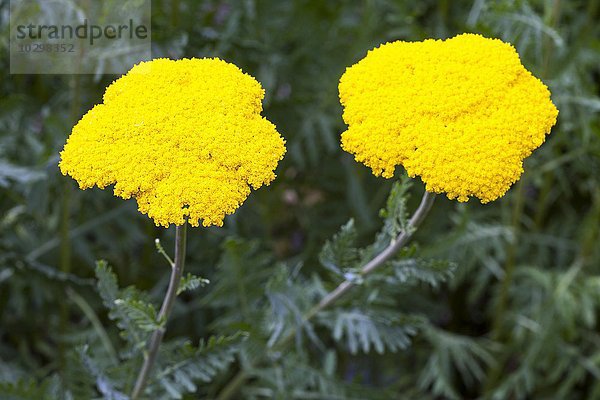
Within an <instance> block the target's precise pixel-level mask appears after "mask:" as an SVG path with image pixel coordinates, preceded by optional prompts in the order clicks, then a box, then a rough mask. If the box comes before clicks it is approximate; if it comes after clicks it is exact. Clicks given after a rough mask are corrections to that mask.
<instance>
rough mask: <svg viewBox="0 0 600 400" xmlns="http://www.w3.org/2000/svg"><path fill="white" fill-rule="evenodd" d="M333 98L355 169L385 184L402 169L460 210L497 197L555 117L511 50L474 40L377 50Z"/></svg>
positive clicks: (350, 72)
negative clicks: (368, 171)
mask: <svg viewBox="0 0 600 400" xmlns="http://www.w3.org/2000/svg"><path fill="white" fill-rule="evenodd" d="M339 92H340V100H341V102H342V105H343V106H344V114H343V117H344V121H345V122H346V123H347V124H348V130H347V131H345V132H344V133H343V134H342V147H343V148H344V149H345V150H346V151H348V152H350V153H352V154H354V155H355V158H356V160H357V161H359V162H362V163H364V164H365V165H367V166H368V167H370V168H371V169H372V170H373V173H374V174H375V175H378V176H384V177H386V178H390V177H392V176H393V174H394V171H395V169H396V167H397V166H403V167H404V168H405V169H406V171H407V172H408V174H409V175H410V176H413V177H414V176H420V177H421V179H422V180H423V182H425V184H426V189H427V190H428V191H431V192H435V193H443V192H445V193H447V195H448V197H449V198H451V199H455V198H456V199H458V200H459V201H467V200H468V199H469V197H471V196H475V197H478V198H479V199H481V201H482V202H483V203H485V202H489V201H492V200H495V199H497V198H498V197H501V196H502V195H504V193H505V192H506V191H507V190H508V189H509V187H510V186H511V185H512V184H513V183H514V182H516V181H517V180H518V179H519V177H520V176H521V173H522V172H523V159H524V158H525V157H527V156H529V155H530V154H531V152H532V151H533V150H534V149H535V148H537V147H538V146H540V145H541V144H542V143H543V142H544V139H545V136H546V134H547V133H549V132H550V128H551V127H552V126H553V125H554V124H555V123H556V118H557V115H558V110H557V109H556V107H555V106H554V104H552V102H551V101H550V92H549V91H548V89H547V87H546V86H545V85H544V84H543V83H542V82H541V81H540V80H539V79H537V78H535V77H534V76H533V75H532V74H531V73H530V72H529V71H527V70H526V69H525V68H524V67H523V65H522V64H521V61H520V59H519V56H518V54H517V52H516V51H515V49H514V48H513V47H512V46H511V45H510V44H507V43H504V42H502V41H500V40H498V39H487V38H484V37H483V36H480V35H475V34H462V35H459V36H456V37H454V38H452V39H448V40H425V41H423V42H403V41H397V42H392V43H386V44H384V45H381V46H380V47H378V48H376V49H374V50H372V51H370V52H369V53H368V55H367V56H366V57H365V58H364V59H362V60H361V61H359V62H358V63H357V64H355V65H353V66H352V67H350V68H348V69H347V70H346V72H345V73H344V75H343V76H342V78H341V80H340V83H339Z"/></svg>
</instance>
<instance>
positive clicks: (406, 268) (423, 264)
mask: <svg viewBox="0 0 600 400" xmlns="http://www.w3.org/2000/svg"><path fill="white" fill-rule="evenodd" d="M390 265H391V267H392V269H393V276H392V277H391V278H390V279H388V280H387V281H388V282H390V283H399V284H415V283H418V282H422V283H426V284H428V285H430V286H431V287H434V288H437V287H438V286H439V285H440V284H441V283H443V282H447V281H448V280H450V279H451V278H452V277H453V276H454V271H455V270H456V265H455V264H454V263H451V262H449V261H446V260H423V259H418V258H409V259H403V260H395V261H391V262H390Z"/></svg>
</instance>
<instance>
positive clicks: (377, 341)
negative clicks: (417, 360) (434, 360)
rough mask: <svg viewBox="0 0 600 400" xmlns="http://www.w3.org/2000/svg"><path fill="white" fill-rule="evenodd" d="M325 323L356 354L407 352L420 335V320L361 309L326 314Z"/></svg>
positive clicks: (336, 337)
mask: <svg viewBox="0 0 600 400" xmlns="http://www.w3.org/2000/svg"><path fill="white" fill-rule="evenodd" d="M322 323H323V324H324V325H326V326H328V327H329V328H330V329H331V331H332V337H333V339H334V340H336V341H337V342H342V343H343V344H344V345H345V346H346V347H347V348H348V350H349V351H350V353H352V354H356V353H358V352H359V351H363V352H364V353H369V352H370V351H371V350H375V351H376V352H377V353H379V354H382V353H384V352H385V350H386V349H387V350H389V351H392V352H395V351H398V350H401V349H405V348H407V347H408V346H409V345H410V342H411V337H412V336H414V335H415V334H416V333H417V329H418V325H419V324H420V319H417V318H412V317H406V316H403V315H399V314H397V313H380V314H379V315H378V314H376V313H369V312H368V311H363V310H360V309H356V308H355V309H352V310H340V311H330V312H325V313H322Z"/></svg>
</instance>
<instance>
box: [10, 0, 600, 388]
mask: <svg viewBox="0 0 600 400" xmlns="http://www.w3.org/2000/svg"><path fill="white" fill-rule="evenodd" d="M40 3H44V4H46V2H43V1H41V0H40ZM8 8H9V2H8V1H6V0H0V50H2V52H1V53H0V67H1V69H0V70H1V71H2V72H1V74H2V75H1V77H0V94H1V95H0V399H4V398H7V399H11V400H12V399H14V400H22V399H27V400H30V399H35V400H38V399H43V400H46V399H49V400H54V399H60V400H63V399H66V400H80V399H82V400H89V399H116V400H121V399H125V398H127V397H128V396H129V393H130V392H131V389H132V385H133V382H134V381H135V378H136V375H137V372H138V371H139V368H140V365H141V363H142V360H143V357H144V351H145V348H146V343H147V342H148V339H149V337H150V334H151V331H153V330H154V329H156V328H159V327H161V328H166V335H165V341H164V344H163V347H162V348H161V350H160V353H159V354H158V359H157V364H156V366H155V368H154V370H153V372H152V373H151V376H150V380H149V384H148V386H147V392H146V398H149V399H150V398H151V399H170V398H181V399H197V398H207V399H217V398H219V396H220V395H223V394H228V393H230V394H231V395H230V396H229V398H231V399H252V400H254V399H256V400H262V399H340V400H341V399H369V400H371V399H390V398H393V399H396V398H400V399H402V398H406V399H424V400H427V399H432V400H433V399H442V398H444V399H446V398H448V399H474V398H481V399H494V400H495V399H498V400H504V399H515V400H521V399H523V400H524V399H554V398H556V399H596V398H600V383H599V382H600V350H599V349H600V346H598V343H600V337H599V334H598V332H599V321H598V315H599V314H598V312H599V309H600V295H599V293H600V283H599V280H598V279H599V276H600V246H598V243H599V241H600V222H599V221H600V178H599V177H600V174H599V173H598V172H599V171H600V123H599V121H600V119H599V118H598V116H599V113H600V89H599V88H600V69H599V65H600V26H599V24H598V23H597V21H598V20H599V19H600V1H598V0H590V1H568V2H567V1H557V0H544V1H542V0H502V1H489V0H469V1H466V0H464V1H463V0H459V1H433V0H423V1H416V2H409V1H404V2H403V1H396V0H374V1H364V2H350V1H345V0H331V1H321V0H290V1H280V0H260V1H258V0H206V1H195V0H152V50H153V57H171V58H182V57H205V56H207V57H212V56H218V57H221V58H223V59H225V60H227V61H229V62H233V63H235V64H237V65H239V66H240V67H241V68H242V69H243V70H244V71H245V72H248V73H250V74H252V75H253V76H255V77H257V79H258V80H259V81H260V82H261V83H262V84H263V87H264V88H265V96H266V97H265V101H264V104H263V106H264V115H265V117H266V118H268V119H269V120H271V121H273V122H274V123H275V124H276V125H277V128H278V131H280V132H281V133H282V134H283V136H284V137H285V139H286V145H287V148H288V153H287V154H286V157H285V158H284V159H283V160H282V162H281V165H280V167H279V168H278V170H277V171H276V172H277V179H276V180H275V181H273V183H272V184H271V185H270V186H269V187H268V188H263V189H261V190H258V191H256V192H254V193H253V194H252V195H251V196H250V198H249V199H248V201H247V202H246V203H245V204H244V205H243V206H242V207H241V208H240V209H239V210H238V211H237V212H236V213H235V214H234V215H232V216H230V217H228V218H227V219H226V221H225V226H224V227H223V228H209V229H206V228H190V229H189V236H188V238H189V239H188V246H187V258H186V270H185V275H184V278H183V279H182V281H181V283H180V285H179V288H178V289H179V290H178V292H179V296H178V298H177V301H176V302H175V305H174V307H173V311H172V314H171V317H170V318H169V320H168V321H158V320H157V314H158V313H157V311H158V310H159V307H160V306H161V300H162V298H163V296H164V293H165V290H166V287H167V284H168V275H169V272H170V270H169V268H170V266H169V265H168V264H170V263H172V259H171V257H170V255H172V248H173V241H174V240H173V239H174V232H173V229H159V228H157V227H155V226H154V225H153V224H152V222H151V221H150V220H149V219H148V218H146V217H145V216H143V215H141V214H139V213H138V212H137V206H136V204H135V201H133V200H128V201H123V200H121V199H118V198H115V197H114V196H113V195H112V193H111V188H107V190H99V189H90V190H86V191H80V190H78V189H77V187H76V184H75V183H74V182H72V181H71V180H70V179H69V178H66V177H64V176H62V175H61V174H60V173H59V171H58V168H57V163H58V160H59V155H58V154H59V152H60V150H61V148H62V146H63V144H64V141H65V139H66V137H67V136H68V134H69V132H70V130H71V128H72V126H73V125H74V124H75V123H76V121H77V120H78V119H79V118H81V116H82V115H83V114H84V113H85V112H86V111H87V110H89V109H90V108H91V107H92V106H93V105H94V104H97V103H99V102H100V101H101V98H102V93H103V91H104V88H105V87H106V86H107V85H108V84H110V82H112V81H113V80H114V79H115V78H116V77H115V76H112V75H108V74H105V73H104V71H103V69H102V68H103V67H102V66H100V67H99V69H98V71H97V74H95V75H93V76H92V75H79V76H66V75H65V76H58V75H56V76H52V75H29V76H27V75H9V66H10V60H9V51H8V50H9V35H8V29H9V13H8ZM44 10H47V11H48V12H49V13H51V11H52V7H50V6H45V7H44ZM49 20H50V18H49ZM461 32H476V33H481V34H483V35H485V36H488V37H499V38H501V39H503V40H505V41H509V42H511V43H512V44H514V46H515V47H516V49H517V51H518V52H519V55H520V57H521V60H522V62H523V64H524V65H525V66H526V67H527V68H528V69H529V70H531V71H532V73H534V75H535V76H537V77H539V78H540V79H542V81H543V82H544V83H545V84H547V85H548V87H549V89H550V90H551V92H552V100H553V101H554V102H555V104H556V106H557V108H558V109H559V110H560V114H559V117H558V123H557V126H556V127H554V128H553V130H552V133H551V134H550V135H549V136H548V137H547V140H546V142H545V143H544V144H543V145H542V146H541V147H540V148H539V149H538V150H536V151H535V152H534V153H533V154H532V156H531V157H529V158H528V159H526V160H525V163H524V171H525V172H524V174H523V176H522V177H521V179H520V181H519V182H518V183H517V184H516V185H515V186H514V187H513V188H511V190H510V191H509V192H508V193H507V195H506V196H505V197H503V198H502V199H499V200H498V201H495V202H493V203H490V204H485V205H482V204H479V203H478V202H477V201H473V200H471V201H469V202H468V203H458V202H456V201H450V200H447V199H446V198H444V197H443V196H438V197H437V198H436V200H435V204H434V206H433V209H432V211H431V214H430V215H429V216H428V217H427V219H426V220H425V221H424V224H423V225H422V226H421V227H420V228H419V230H418V231H416V232H414V238H413V241H412V242H411V244H409V245H408V246H407V247H406V248H404V249H402V250H401V251H400V252H399V253H398V254H397V255H396V256H395V257H393V258H392V259H391V260H389V261H388V262H387V263H386V264H385V265H382V266H381V267H380V268H379V269H377V270H376V271H375V272H374V273H373V274H370V275H368V276H363V275H362V274H361V269H362V267H363V266H364V264H365V263H366V262H367V261H368V260H370V259H372V258H373V256H374V255H376V254H378V253H379V252H381V250H382V249H384V248H385V247H386V246H388V245H389V244H390V243H391V242H392V241H393V240H394V239H395V238H396V237H397V235H398V233H399V232H401V231H402V230H404V229H406V226H407V220H408V219H409V217H410V215H411V214H412V212H413V211H414V210H415V209H416V207H417V206H418V202H419V199H420V197H421V194H422V190H423V188H422V183H421V182H420V181H419V179H418V178H416V179H409V178H407V177H406V176H404V174H403V173H402V171H401V168H399V169H398V171H397V174H396V177H395V178H394V179H391V180H385V179H382V178H375V177H373V176H372V174H371V173H370V171H369V170H368V169H367V168H365V167H364V166H362V165H361V164H360V163H357V162H355V161H354V160H353V158H352V156H350V155H348V154H345V153H344V152H343V151H342V150H341V148H340V147H339V135H340V133H341V132H342V131H343V130H344V129H345V125H344V123H343V119H342V117H341V116H342V109H341V107H340V105H339V98H338V93H337V84H338V80H339V77H340V76H341V75H342V73H343V72H344V70H345V68H346V67H347V66H350V65H352V64H353V63H355V62H357V61H358V60H359V59H361V58H362V57H363V56H364V55H365V54H366V52H367V51H368V50H369V49H372V48H374V47H375V46H378V45H379V44H381V43H384V42H386V41H390V40H398V39H401V40H422V39H425V38H429V37H433V38H446V37H451V36H453V35H455V34H458V33H461ZM443 100H444V99H439V101H443ZM378 216H379V218H378ZM340 227H341V228H340ZM155 239H158V241H155ZM157 250H158V251H157ZM98 259H104V260H106V261H105V262H104V261H100V262H98V263H96V260H98ZM165 261H166V262H165ZM109 264H110V265H111V267H109ZM94 266H96V267H94ZM117 277H118V279H117ZM345 280H348V281H350V282H351V283H352V285H353V288H352V289H351V291H350V292H349V293H347V294H346V295H345V296H344V297H342V298H340V299H339V300H338V301H337V302H336V303H334V304H333V305H332V306H330V307H328V308H327V309H325V310H323V311H322V312H318V313H316V314H315V315H312V317H310V318H307V316H311V313H312V312H313V310H314V307H315V305H316V304H318V302H319V301H321V299H323V298H324V296H325V295H326V294H327V293H329V292H330V291H331V290H334V289H335V288H336V287H338V285H339V284H340V283H341V282H343V281H345ZM209 282H210V283H209ZM240 332H241V333H240Z"/></svg>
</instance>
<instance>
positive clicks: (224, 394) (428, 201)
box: [217, 191, 435, 400]
mask: <svg viewBox="0 0 600 400" xmlns="http://www.w3.org/2000/svg"><path fill="white" fill-rule="evenodd" d="M434 199H435V194H433V193H430V192H427V191H425V194H424V195H423V198H422V199H421V204H419V208H417V211H415V213H414V214H413V216H412V217H411V218H410V220H409V221H408V225H407V227H406V230H405V231H402V232H400V234H399V235H398V237H396V239H395V240H393V241H392V242H391V243H390V244H389V246H388V247H386V248H385V249H384V250H383V251H382V252H381V253H379V254H378V255H376V256H375V257H374V258H373V259H372V260H371V261H369V262H368V263H366V264H365V265H364V266H363V267H362V269H361V271H360V275H361V276H367V275H369V274H370V273H372V272H373V271H375V270H376V269H377V268H379V267H380V266H382V265H383V264H385V262H386V261H388V260H389V259H390V258H391V257H392V256H393V255H394V254H396V253H397V252H398V251H399V250H400V249H402V247H404V246H405V245H406V243H407V242H408V241H409V240H410V238H411V237H412V235H413V234H414V233H415V231H416V230H417V228H418V227H419V225H421V223H422V222H423V220H424V219H425V217H426V216H427V214H428V213H429V210H431V206H432V205H433V201H434ZM355 285H356V281H355V280H349V279H346V280H345V281H343V282H342V283H340V284H339V285H338V287H336V288H335V289H334V290H332V291H331V292H329V293H328V294H327V295H326V296H325V297H323V298H322V299H321V301H319V303H318V304H317V305H315V306H314V307H313V308H312V309H310V310H309V311H308V312H307V313H306V314H305V315H304V317H303V321H304V322H307V321H309V320H311V319H312V318H314V317H315V316H316V315H317V314H318V313H319V312H321V311H323V310H324V309H326V308H328V307H329V306H331V305H333V304H334V303H335V302H336V301H337V300H339V299H340V298H341V297H342V296H344V295H345V294H346V293H348V292H349V291H350V289H352V288H353V287H354V286H355ZM295 335H296V329H295V328H294V329H292V331H291V332H290V333H289V334H288V335H287V336H286V337H285V338H283V339H282V340H281V341H280V342H279V343H277V345H275V348H277V349H279V350H280V349H282V348H283V347H285V346H287V345H288V344H289V343H290V342H291V341H292V339H293V338H294V336H295ZM247 378H248V374H247V373H246V372H245V371H244V370H240V371H239V372H238V373H237V375H235V376H234V377H233V378H232V380H231V381H229V383H228V384H227V386H225V388H224V389H223V390H222V391H221V393H220V394H219V396H218V397H217V400H229V399H231V398H233V397H234V396H235V395H236V393H237V392H238V390H239V388H240V387H241V386H242V385H243V384H244V382H245V380H246V379H247Z"/></svg>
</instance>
